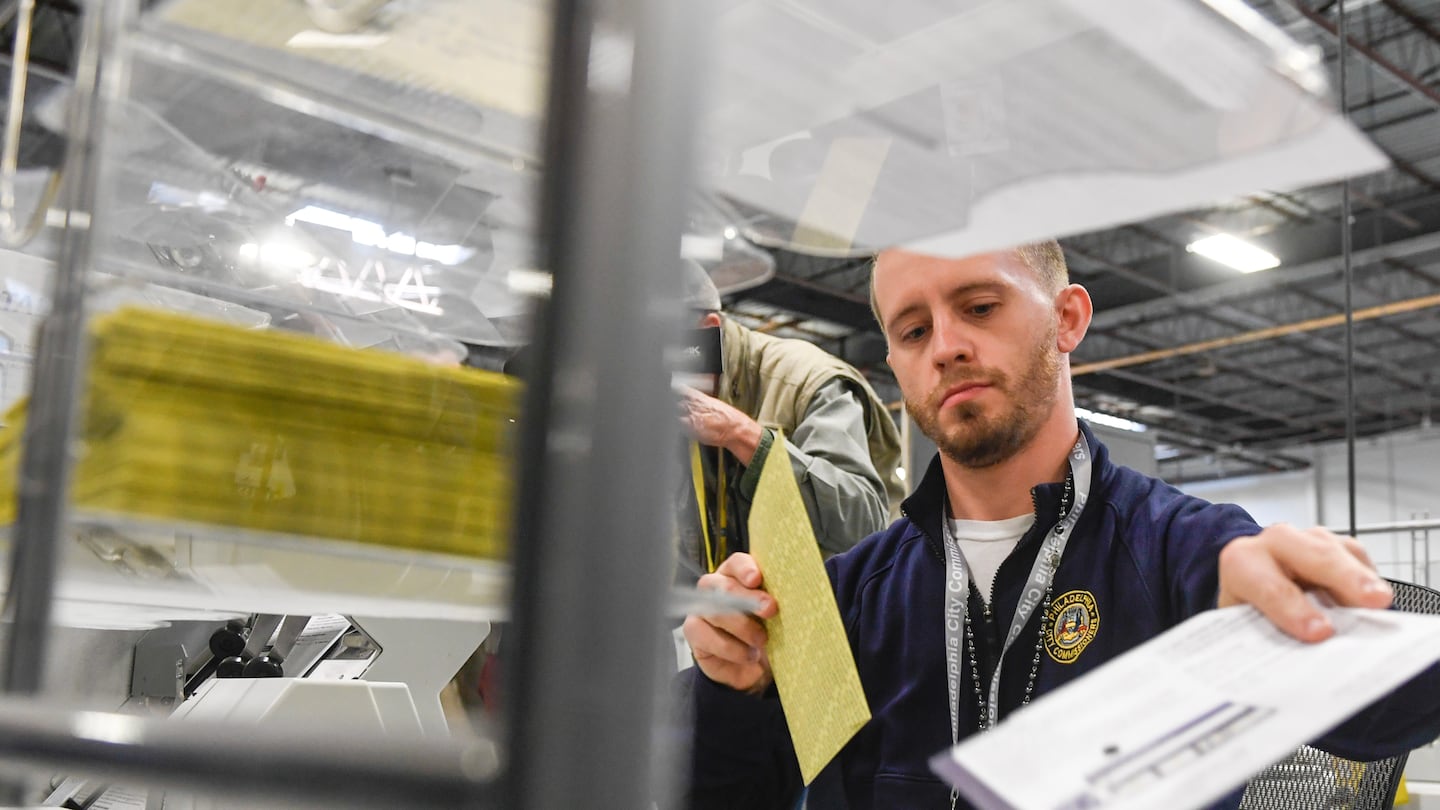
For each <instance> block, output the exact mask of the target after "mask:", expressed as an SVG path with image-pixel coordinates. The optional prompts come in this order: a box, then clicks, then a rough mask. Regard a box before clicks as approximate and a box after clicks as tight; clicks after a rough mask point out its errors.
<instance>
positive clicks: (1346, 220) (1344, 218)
mask: <svg viewBox="0 0 1440 810" xmlns="http://www.w3.org/2000/svg"><path fill="white" fill-rule="evenodd" d="M1335 13H1336V23H1337V25H1338V27H1339V29H1340V36H1339V44H1338V46H1337V50H1336V52H1335V61H1336V62H1337V63H1339V67H1340V114H1341V115H1342V116H1344V117H1345V118H1349V117H1350V87H1349V84H1348V82H1347V80H1346V78H1347V70H1346V66H1345V58H1346V56H1347V51H1348V48H1347V47H1346V46H1347V44H1348V43H1349V32H1348V30H1347V29H1346V27H1345V0H1340V2H1339V5H1338V7H1337V10H1336V12H1335ZM1351 254H1352V246H1351V244H1350V181H1349V180H1346V181H1345V182H1344V183H1342V184H1341V185H1340V255H1341V256H1342V257H1343V258H1344V262H1345V481H1346V490H1347V493H1348V504H1349V507H1350V509H1349V512H1350V522H1349V527H1350V536H1351V537H1354V536H1355V525H1356V520H1357V518H1356V514H1355V513H1356V511H1357V510H1356V506H1355V504H1356V483H1355V267H1354V261H1353V258H1354V257H1353V256H1352V255H1351Z"/></svg>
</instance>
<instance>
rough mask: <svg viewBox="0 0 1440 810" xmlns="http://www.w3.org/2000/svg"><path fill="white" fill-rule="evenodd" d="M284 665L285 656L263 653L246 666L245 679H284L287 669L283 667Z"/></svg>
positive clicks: (272, 652)
mask: <svg viewBox="0 0 1440 810" xmlns="http://www.w3.org/2000/svg"><path fill="white" fill-rule="evenodd" d="M284 663H285V656H283V655H281V654H280V653H277V652H274V651H270V652H264V653H261V654H260V655H257V656H255V657H254V658H252V659H250V661H249V663H247V664H245V677H246V678H283V677H285V668H284V667H283V666H281V665H282V664H284Z"/></svg>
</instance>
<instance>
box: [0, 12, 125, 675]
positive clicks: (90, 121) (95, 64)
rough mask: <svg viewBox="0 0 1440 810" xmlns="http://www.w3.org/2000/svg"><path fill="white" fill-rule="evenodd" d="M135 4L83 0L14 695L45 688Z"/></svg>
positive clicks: (22, 493) (33, 412) (17, 572)
mask: <svg viewBox="0 0 1440 810" xmlns="http://www.w3.org/2000/svg"><path fill="white" fill-rule="evenodd" d="M129 5H130V4H129V3H126V2H110V3H87V4H86V6H85V12H84V17H83V19H84V21H85V25H84V32H83V41H82V43H81V46H80V51H79V56H78V57H77V63H76V67H75V84H74V89H73V91H72V96H71V107H70V118H69V121H68V123H67V126H68V131H67V136H68V145H67V148H66V154H65V169H64V170H63V176H64V178H65V181H64V183H63V185H62V189H61V194H60V203H61V205H62V207H63V208H64V210H65V211H66V212H67V217H68V219H67V224H66V227H65V233H64V235H63V237H62V238H61V241H60V253H59V257H58V259H57V260H56V263H55V273H54V281H53V286H52V289H51V298H50V300H51V301H52V302H53V303H52V307H51V310H50V314H49V316H47V317H46V318H45V319H44V320H43V321H42V322H41V324H40V329H39V339H38V343H39V351H38V354H37V356H36V359H35V366H34V370H33V373H32V374H33V376H32V380H33V384H32V386H31V393H30V405H29V409H28V413H27V417H26V422H25V434H24V436H23V438H22V442H23V444H22V451H21V456H20V470H19V486H18V490H19V491H18V493H17V495H18V499H17V500H18V503H17V514H16V519H15V528H14V532H13V533H12V538H13V540H12V542H13V548H12V550H11V558H10V586H9V589H8V591H7V592H6V596H5V599H6V603H5V612H6V615H7V617H8V618H9V619H10V621H11V626H10V637H9V643H8V644H7V646H6V651H5V656H4V661H3V668H0V689H3V691H5V692H9V693H14V694H32V693H35V692H39V691H40V689H41V686H42V680H43V676H44V672H45V660H46V651H47V641H48V638H47V636H48V633H49V630H50V627H49V626H50V612H51V598H52V595H53V593H54V590H55V577H56V568H57V560H58V552H59V548H60V543H61V538H62V537H63V536H64V532H65V521H66V515H65V511H66V502H67V499H68V498H67V496H68V493H69V478H70V466H71V457H70V456H71V436H72V430H73V425H74V423H75V421H76V420H75V417H76V413H77V411H78V405H77V400H78V399H79V396H78V395H79V392H80V377H81V368H82V364H83V356H84V348H85V345H84V330H85V272H86V270H87V269H88V268H89V266H90V251H91V236H92V233H93V227H94V224H95V223H94V209H95V205H94V203H95V197H96V186H97V182H98V176H99V168H98V165H97V163H98V160H97V157H98V156H97V146H96V136H97V134H98V133H97V132H96V122H97V121H98V120H99V119H100V108H101V104H102V97H101V96H102V94H101V92H100V81H101V67H102V63H104V62H105V60H103V59H102V58H101V54H102V53H104V54H109V53H112V52H113V51H114V43H115V38H116V35H117V32H118V29H119V27H120V25H121V23H122V21H123V19H124V14H125V13H126V8H125V7H127V6H129ZM107 69H108V68H107Z"/></svg>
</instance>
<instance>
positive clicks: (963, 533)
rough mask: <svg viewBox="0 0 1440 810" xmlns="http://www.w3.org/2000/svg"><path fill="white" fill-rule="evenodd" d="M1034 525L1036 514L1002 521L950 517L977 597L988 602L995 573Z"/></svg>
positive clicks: (993, 585) (952, 530)
mask: <svg viewBox="0 0 1440 810" xmlns="http://www.w3.org/2000/svg"><path fill="white" fill-rule="evenodd" d="M1033 525H1035V514H1034V513H1033V512H1032V513H1030V514H1028V515H1021V516H1019V517H1013V518H1006V519H1005V520H952V521H950V533H951V536H952V537H954V538H955V539H956V540H958V541H959V542H960V553H961V554H964V555H965V565H966V567H967V568H969V569H970V575H971V576H972V577H973V578H974V580H975V587H977V588H979V589H980V598H981V599H983V600H984V601H985V604H987V605H988V604H990V591H991V590H993V589H994V587H995V572H996V571H998V570H1000V563H1002V562H1004V561H1005V558H1006V557H1009V556H1010V552H1012V551H1014V550H1015V546H1017V545H1019V544H1020V538H1022V537H1024V536H1025V532H1028V531H1030V527H1031V526H1033Z"/></svg>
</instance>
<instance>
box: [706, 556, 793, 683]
mask: <svg viewBox="0 0 1440 810" xmlns="http://www.w3.org/2000/svg"><path fill="white" fill-rule="evenodd" d="M764 584H765V580H764V577H762V576H761V574H760V566H759V565H758V564H756V562H755V558H754V557H751V556H750V555H749V554H743V553H737V554H732V555H730V557H729V559H727V560H725V562H723V563H721V564H720V567H719V568H718V569H716V570H715V573H713V574H706V575H705V576H703V577H701V578H700V581H699V582H698V583H696V586H697V587H699V588H700V589H701V590H709V591H724V592H725V593H731V594H735V595H736V596H742V597H747V598H750V599H754V600H756V601H758V602H759V603H760V605H761V607H760V610H759V611H758V612H756V613H753V614H751V613H745V614H739V613H730V614H725V615H720V616H687V617H686V619H685V640H686V641H687V642H689V643H690V650H691V652H693V653H694V654H695V664H696V666H698V667H700V671H701V672H704V673H705V675H706V677H708V678H709V679H710V680H712V681H715V682H716V683H720V684H724V685H726V686H728V687H730V688H731V689H738V690H740V691H743V692H751V693H757V692H762V691H764V690H765V689H766V688H767V687H769V686H770V682H771V680H773V678H772V675H771V673H770V660H769V659H768V658H767V657H766V656H765V642H766V641H767V639H768V635H767V634H766V632H765V625H763V624H761V621H760V620H761V619H770V618H773V617H774V616H775V614H776V612H777V611H778V607H777V606H776V604H775V598H774V597H772V596H771V595H770V594H768V593H766V592H765V589H764Z"/></svg>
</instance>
